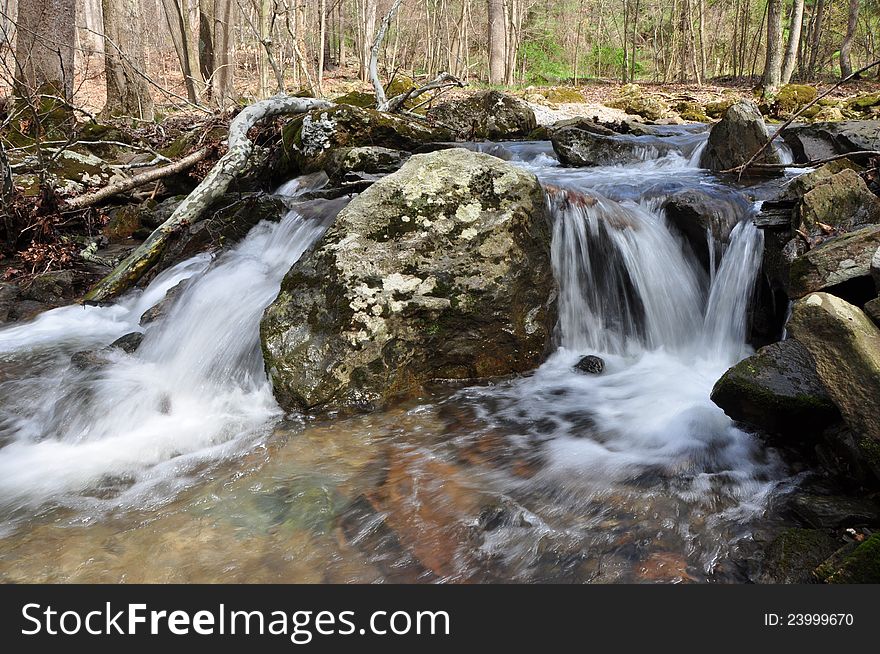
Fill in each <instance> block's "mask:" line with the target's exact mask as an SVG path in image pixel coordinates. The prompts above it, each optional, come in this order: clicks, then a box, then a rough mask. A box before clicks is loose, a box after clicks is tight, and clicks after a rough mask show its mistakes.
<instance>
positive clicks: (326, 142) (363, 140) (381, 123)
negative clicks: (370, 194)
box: [283, 105, 453, 172]
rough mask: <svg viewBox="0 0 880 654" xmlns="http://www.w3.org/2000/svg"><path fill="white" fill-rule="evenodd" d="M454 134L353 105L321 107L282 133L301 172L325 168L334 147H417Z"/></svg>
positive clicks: (450, 137)
mask: <svg viewBox="0 0 880 654" xmlns="http://www.w3.org/2000/svg"><path fill="white" fill-rule="evenodd" d="M452 138H453V137H452V134H451V133H450V132H449V131H448V130H445V129H440V128H437V127H431V126H430V125H427V124H425V123H423V122H419V121H417V120H413V119H409V118H405V117H403V116H398V115H396V114H388V113H382V112H379V111H376V110H375V109H364V108H361V107H355V106H352V105H337V106H335V107H331V108H329V109H319V110H315V111H312V112H310V113H308V114H306V115H305V116H303V117H301V118H298V119H294V120H292V121H291V122H290V123H289V125H288V127H287V128H285V130H284V136H283V140H284V143H285V145H286V152H287V156H288V157H289V158H291V159H293V160H294V161H295V162H296V163H297V164H298V166H299V167H300V169H301V170H302V172H312V171H316V170H319V169H321V168H323V167H324V165H325V163H326V159H327V156H328V155H329V154H330V152H331V151H332V150H333V149H334V148H340V147H359V146H378V147H383V148H390V149H394V150H414V149H416V148H417V147H418V146H419V145H420V144H422V143H429V142H433V141H451V140H452Z"/></svg>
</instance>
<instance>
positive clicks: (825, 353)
mask: <svg viewBox="0 0 880 654" xmlns="http://www.w3.org/2000/svg"><path fill="white" fill-rule="evenodd" d="M788 326H789V330H790V331H791V333H792V334H793V335H794V336H795V337H796V338H797V339H798V340H799V341H801V342H802V343H803V344H804V345H805V346H806V348H807V349H808V350H809V351H810V353H811V354H812V355H813V357H814V358H815V360H816V369H817V371H818V373H819V378H820V379H821V380H822V384H823V385H824V386H825V388H827V389H828V393H829V394H830V395H831V398H832V399H833V400H834V403H835V404H836V405H837V406H838V407H839V408H840V411H841V413H842V414H843V417H844V418H845V420H846V422H847V424H848V425H849V426H850V428H851V429H852V430H853V431H854V432H855V434H856V436H857V437H858V438H859V443H858V444H859V447H860V449H861V451H862V453H863V455H864V457H865V460H866V463H867V464H868V465H869V466H870V467H871V469H873V470H878V471H880V420H877V407H878V406H880V329H878V328H877V327H876V326H875V325H874V323H872V322H871V321H870V319H869V318H868V317H867V316H866V315H865V314H864V313H862V312H861V311H860V310H859V309H858V307H855V306H853V305H851V304H849V303H847V302H845V301H844V300H841V299H840V298H838V297H835V296H833V295H829V294H827V293H814V294H812V295H809V296H807V297H806V298H805V299H803V300H801V301H800V302H797V303H796V304H795V305H794V309H793V311H792V316H791V320H789V324H788Z"/></svg>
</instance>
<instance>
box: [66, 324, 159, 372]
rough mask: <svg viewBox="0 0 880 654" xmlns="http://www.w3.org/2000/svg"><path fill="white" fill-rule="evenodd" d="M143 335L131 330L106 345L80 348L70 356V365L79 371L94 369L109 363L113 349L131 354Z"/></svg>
mask: <svg viewBox="0 0 880 654" xmlns="http://www.w3.org/2000/svg"><path fill="white" fill-rule="evenodd" d="M143 339H144V335H143V334H142V333H141V332H131V333H130V334H125V335H124V336H121V337H119V338H117V339H116V340H115V341H113V342H112V343H111V344H110V345H108V346H107V347H102V348H97V349H94V350H82V351H80V352H77V353H76V354H74V355H73V356H72V357H70V365H71V366H72V367H73V368H75V369H77V370H80V371H94V370H97V369H99V368H101V367H103V366H106V365H107V364H108V363H110V361H111V359H112V356H113V352H114V350H121V351H123V352H125V353H126V354H132V353H133V352H134V351H135V350H137V349H138V347H139V346H140V344H141V341H142V340H143Z"/></svg>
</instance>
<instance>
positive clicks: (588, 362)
mask: <svg viewBox="0 0 880 654" xmlns="http://www.w3.org/2000/svg"><path fill="white" fill-rule="evenodd" d="M574 369H575V370H577V371H579V372H583V373H587V374H589V375H601V374H602V371H603V370H605V361H603V360H602V358H601V357H597V356H596V355H594V354H588V355H587V356H585V357H582V358H581V360H580V361H578V362H577V363H576V364H574Z"/></svg>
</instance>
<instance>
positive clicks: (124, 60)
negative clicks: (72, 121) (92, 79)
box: [101, 0, 153, 120]
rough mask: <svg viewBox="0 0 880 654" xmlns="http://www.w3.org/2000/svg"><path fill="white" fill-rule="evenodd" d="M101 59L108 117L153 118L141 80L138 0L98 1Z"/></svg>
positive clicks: (146, 88)
mask: <svg viewBox="0 0 880 654" xmlns="http://www.w3.org/2000/svg"><path fill="white" fill-rule="evenodd" d="M101 8H102V11H103V14H104V62H105V64H104V65H105V73H106V75H105V76H106V78H107V104H106V105H105V107H104V113H106V114H107V115H110V116H117V115H124V116H134V117H135V118H142V119H145V120H152V119H153V98H152V96H151V95H150V87H149V85H148V84H147V81H146V80H145V79H144V76H143V71H144V69H145V66H144V25H143V19H142V18H141V11H140V9H141V7H140V1H139V0H102V2H101Z"/></svg>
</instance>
